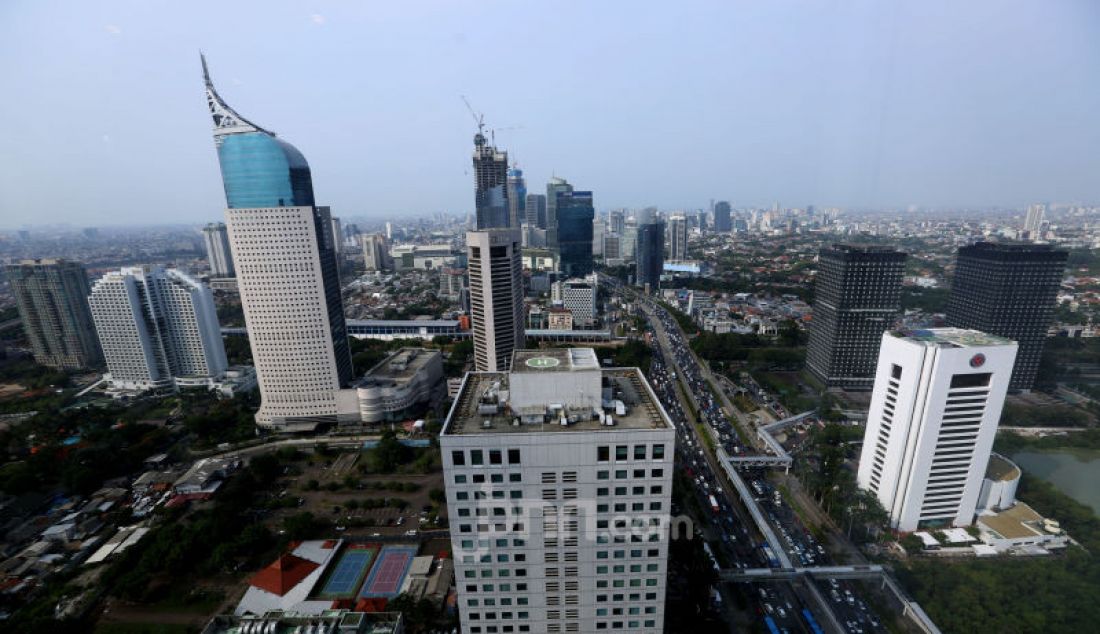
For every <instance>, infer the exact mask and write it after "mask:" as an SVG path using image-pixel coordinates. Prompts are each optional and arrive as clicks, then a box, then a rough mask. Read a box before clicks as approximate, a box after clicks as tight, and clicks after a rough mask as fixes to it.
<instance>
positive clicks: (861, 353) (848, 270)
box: [806, 244, 906, 390]
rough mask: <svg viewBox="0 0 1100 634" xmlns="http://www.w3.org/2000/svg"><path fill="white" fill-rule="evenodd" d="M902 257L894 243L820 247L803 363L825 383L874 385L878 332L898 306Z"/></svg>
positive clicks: (891, 321) (888, 324)
mask: <svg viewBox="0 0 1100 634" xmlns="http://www.w3.org/2000/svg"><path fill="white" fill-rule="evenodd" d="M905 259H906V254H905V253H902V252H900V251H897V250H895V249H894V248H892V247H878V246H865V245H850V244H834V245H832V246H831V247H826V248H823V249H822V250H821V253H820V255H819V258H818V268H817V276H816V277H815V279H814V305H813V321H812V322H810V340H809V344H808V345H807V347H806V367H807V369H808V370H809V371H810V373H811V374H812V375H813V376H814V377H815V378H817V380H818V381H820V382H821V383H822V384H823V385H824V386H825V387H829V388H833V387H840V388H845V389H854V390H868V389H871V387H872V386H873V385H874V382H875V367H876V360H877V358H878V351H879V346H880V344H881V338H882V333H883V332H884V331H885V330H887V329H888V328H891V327H892V326H893V325H894V319H895V317H896V316H897V314H898V313H899V312H900V310H901V278H902V274H903V272H904V270H905Z"/></svg>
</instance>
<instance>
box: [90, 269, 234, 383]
mask: <svg viewBox="0 0 1100 634" xmlns="http://www.w3.org/2000/svg"><path fill="white" fill-rule="evenodd" d="M88 302H89V304H90V305H91V307H92V318H93V319H94V320H95V324H96V331H97V333H98V334H99V340H100V342H101V344H102V346H103V355H104V358H105V359H106V361H107V369H108V371H109V375H110V380H111V386H112V387H113V388H116V389H124V390H146V389H153V388H162V387H175V386H177V385H181V386H187V385H189V384H191V383H193V382H196V381H198V382H204V381H208V380H212V379H218V378H220V377H222V375H224V374H225V371H226V368H227V367H228V365H229V364H228V363H227V362H226V358H225V347H224V346H223V344H222V338H221V328H220V327H219V325H218V316H217V311H216V310H215V308H214V297H213V294H212V293H211V292H210V289H209V288H207V287H206V286H204V285H203V284H201V283H200V282H198V281H196V280H194V279H192V278H191V277H189V276H187V275H186V274H184V273H183V272H181V271H178V270H176V269H168V270H164V269H161V268H142V267H129V268H123V269H122V270H120V271H113V272H110V273H107V274H106V275H104V276H103V277H102V278H100V279H99V281H97V282H96V283H95V284H94V285H93V286H92V294H91V296H90V297H89V298H88Z"/></svg>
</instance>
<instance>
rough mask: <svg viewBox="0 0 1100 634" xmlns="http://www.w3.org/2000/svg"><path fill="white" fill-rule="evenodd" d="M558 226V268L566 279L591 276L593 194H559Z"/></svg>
mask: <svg viewBox="0 0 1100 634" xmlns="http://www.w3.org/2000/svg"><path fill="white" fill-rule="evenodd" d="M554 207H555V209H556V217H557V222H558V232H557V233H558V254H559V260H558V268H559V269H560V270H561V272H562V273H563V274H565V276H566V277H582V276H585V275H588V274H589V273H591V272H592V269H593V268H594V264H593V262H592V220H593V218H595V216H596V210H595V208H594V207H593V206H592V192H577V191H567V192H558V193H557V199H556V201H555V205H554Z"/></svg>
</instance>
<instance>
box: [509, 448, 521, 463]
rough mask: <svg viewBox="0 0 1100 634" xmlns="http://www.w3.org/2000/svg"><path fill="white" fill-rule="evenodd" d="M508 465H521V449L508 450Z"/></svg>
mask: <svg viewBox="0 0 1100 634" xmlns="http://www.w3.org/2000/svg"><path fill="white" fill-rule="evenodd" d="M508 464H519V449H509V450H508Z"/></svg>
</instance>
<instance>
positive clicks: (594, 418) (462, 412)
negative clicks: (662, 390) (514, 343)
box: [443, 349, 671, 436]
mask: <svg viewBox="0 0 1100 634" xmlns="http://www.w3.org/2000/svg"><path fill="white" fill-rule="evenodd" d="M577 350H588V351H591V349H570V350H538V351H533V350H524V351H517V353H518V352H524V353H531V354H525V355H522V356H514V357H513V364H514V365H513V367H517V368H526V369H525V370H519V372H517V373H518V374H524V375H527V374H534V373H546V377H545V382H546V383H551V384H552V383H553V382H554V378H553V377H554V375H555V374H560V373H562V372H567V371H569V367H570V366H566V365H565V364H566V363H571V362H567V361H564V360H563V359H562V355H563V353H565V354H567V353H569V352H575V351H577ZM547 353H550V354H547ZM544 360H545V361H544ZM517 362H518V365H516V363H517ZM530 362H534V365H530ZM591 362H592V363H594V364H595V366H588V365H587V361H585V362H581V363H582V364H584V367H583V369H585V370H591V371H593V372H597V373H599V377H600V383H601V387H602V388H604V389H610V391H611V394H612V399H611V400H610V401H607V400H604V401H603V410H604V411H602V412H596V411H586V410H584V409H583V408H578V409H577V410H573V409H571V408H569V407H563V406H562V404H561V403H546V404H545V407H542V408H540V411H539V412H533V413H532V412H530V411H526V410H525V411H522V412H517V411H514V410H512V408H511V407H510V404H509V396H510V394H509V389H510V387H511V386H510V381H509V379H510V376H511V374H510V373H507V372H470V373H468V374H467V375H466V378H465V379H464V380H463V382H462V389H461V390H460V391H459V393H458V396H457V397H456V398H455V402H454V405H453V406H452V407H451V411H450V414H449V415H448V417H447V423H446V424H445V425H444V427H443V434H444V435H452V436H454V435H476V434H514V433H521V434H522V433H533V432H540V433H558V432H561V433H568V432H576V431H588V432H592V431H603V430H607V431H613V430H616V429H639V430H640V429H667V428H669V427H670V426H671V425H670V423H669V422H668V419H667V418H666V415H665V413H664V410H663V409H662V408H661V406H660V404H659V403H658V402H657V399H656V398H655V397H654V396H653V393H652V392H651V391H650V389H649V386H648V384H647V383H646V379H645V377H644V375H643V374H642V372H641V370H639V369H638V368H600V367H599V365H598V361H596V360H595V354H594V353H593V354H592V359H591ZM544 364H545V365H544ZM563 366H564V367H563ZM564 398H566V397H565V395H563V399H564ZM487 402H491V406H489V407H486V406H485V405H486V403H487ZM617 402H618V403H617ZM619 403H621V407H619V406H618V404H619ZM526 409H530V408H526ZM564 414H568V421H569V422H568V424H565V425H563V424H560V422H559V421H560V418H559V417H560V415H564ZM521 417H522V418H523V419H524V420H527V421H530V420H536V421H538V422H534V423H532V422H521ZM607 421H613V424H611V425H608V424H606V423H607Z"/></svg>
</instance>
